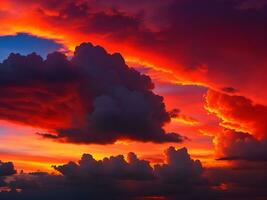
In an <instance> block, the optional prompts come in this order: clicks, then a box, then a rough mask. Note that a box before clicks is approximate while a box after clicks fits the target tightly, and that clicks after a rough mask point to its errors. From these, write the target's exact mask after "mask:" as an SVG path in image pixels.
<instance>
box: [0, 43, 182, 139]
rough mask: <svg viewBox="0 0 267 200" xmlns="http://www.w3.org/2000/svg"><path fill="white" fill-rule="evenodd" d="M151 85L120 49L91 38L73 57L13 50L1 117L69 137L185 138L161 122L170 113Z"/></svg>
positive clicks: (1, 71)
mask: <svg viewBox="0 0 267 200" xmlns="http://www.w3.org/2000/svg"><path fill="white" fill-rule="evenodd" d="M153 87H154V85H153V83H152V81H151V79H150V78H149V77H148V76H146V75H143V74H140V73H139V72H137V71H136V70H135V69H133V68H129V67H128V66H127V65H126V64H125V61H124V59H123V58H122V56H121V55H120V54H118V53H115V54H112V55H111V54H108V53H107V52H106V51H105V50H104V49H103V48H102V47H99V46H93V45H92V44H89V43H83V44H81V45H80V46H78V47H77V48H76V50H75V53H74V56H73V58H72V59H71V61H69V60H68V59H67V58H66V57H65V55H63V54H61V53H58V52H55V53H52V54H49V55H48V56H47V59H46V60H43V59H42V58H41V57H40V56H38V55H36V54H34V53H33V54H30V55H28V56H21V55H19V54H10V56H9V57H8V58H7V59H6V60H4V61H3V63H1V64H0V91H1V93H2V94H4V95H2V96H1V97H0V111H1V114H0V118H2V119H6V120H11V121H15V122H20V123H25V124H28V125H32V126H39V127H41V128H44V129H47V130H48V131H51V132H52V133H53V134H54V135H53V134H49V133H48V134H47V133H45V134H43V136H45V137H50V138H59V139H62V140H64V141H69V142H77V143H112V142H115V141H116V140H118V139H126V138H127V139H132V140H139V141H152V142H181V141H182V140H183V138H182V137H181V136H179V135H178V134H175V133H166V132H165V131H164V129H163V128H162V127H163V125H164V124H166V123H168V122H169V121H170V117H171V114H170V113H169V112H167V111H166V109H165V105H164V102H163V97H161V96H158V95H156V94H155V93H153V91H152V89H153ZM39 134H40V133H39Z"/></svg>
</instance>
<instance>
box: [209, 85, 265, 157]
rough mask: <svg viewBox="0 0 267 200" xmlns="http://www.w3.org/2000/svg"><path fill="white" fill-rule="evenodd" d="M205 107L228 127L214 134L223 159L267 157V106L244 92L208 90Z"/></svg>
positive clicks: (219, 155)
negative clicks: (230, 92) (241, 94)
mask: <svg viewBox="0 0 267 200" xmlns="http://www.w3.org/2000/svg"><path fill="white" fill-rule="evenodd" d="M205 107H206V109H207V110H208V111H209V112H210V113H213V114H215V115H216V116H217V117H218V118H219V119H220V120H221V123H220V126H222V127H224V128H225V130H223V131H221V132H218V133H216V134H214V136H215V148H216V150H217V153H218V157H220V159H221V160H250V161H266V158H267V157H266V153H267V152H266V147H267V146H266V145H267V143H266V134H267V127H266V123H265V122H266V120H267V107H266V106H264V105H260V104H255V103H254V102H252V101H251V100H250V99H247V98H245V97H243V96H237V95H233V96H230V95H227V94H223V93H220V92H216V91H213V90H209V91H208V93H207V95H206V105H205Z"/></svg>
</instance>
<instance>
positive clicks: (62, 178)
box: [0, 147, 205, 199]
mask: <svg viewBox="0 0 267 200" xmlns="http://www.w3.org/2000/svg"><path fill="white" fill-rule="evenodd" d="M166 159H167V162H166V164H164V165H158V166H157V167H156V168H155V169H154V168H152V167H151V166H150V164H149V162H148V161H145V160H140V159H139V158H138V157H137V156H136V155H135V154H134V153H129V154H128V158H127V160H128V161H126V160H125V159H124V157H123V156H121V155H119V156H111V157H109V158H104V159H103V160H99V161H97V160H95V159H94V158H93V157H92V156H91V155H90V154H84V155H83V156H82V158H81V160H80V161H79V162H78V163H76V162H69V163H67V164H65V165H60V166H55V167H54V168H55V169H56V170H57V171H58V172H59V173H61V174H62V175H51V174H47V173H42V172H36V173H30V174H19V175H17V176H14V177H13V180H11V181H9V182H8V186H9V187H10V188H12V190H11V191H10V192H6V193H0V197H1V199H5V198H6V199H8V198H12V199H34V198H38V199H39V198H41V199H46V198H50V199H57V198H63V197H64V199H73V198H74V197H75V198H79V199H88V198H89V199H90V198H92V199H153V197H162V198H164V199H175V197H180V199H193V197H196V195H197V194H200V192H199V191H198V189H197V187H198V185H199V184H200V182H201V181H200V180H202V182H201V183H202V184H203V183H204V184H205V182H203V180H204V179H203V178H202V177H201V176H202V172H203V169H202V167H201V164H200V162H199V161H194V160H192V159H191V158H190V155H189V154H188V153H187V150H186V149H185V148H183V149H178V150H176V149H175V148H173V147H170V148H169V149H168V150H166ZM168 170H170V171H168ZM167 171H168V172H167ZM190 171H191V172H190ZM166 172H167V174H166ZM177 175H178V176H177ZM174 178H175V181H173V180H174ZM196 179H198V180H199V181H198V182H195V181H194V180H196ZM18 189H20V190H22V191H21V192H16V191H18ZM193 191H196V195H192V194H191V193H192V192H193ZM202 194H203V193H202Z"/></svg>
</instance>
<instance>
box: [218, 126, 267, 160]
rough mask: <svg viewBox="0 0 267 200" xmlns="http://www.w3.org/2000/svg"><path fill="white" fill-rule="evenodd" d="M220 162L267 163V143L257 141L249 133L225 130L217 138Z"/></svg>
mask: <svg viewBox="0 0 267 200" xmlns="http://www.w3.org/2000/svg"><path fill="white" fill-rule="evenodd" d="M216 141H217V142H218V143H217V144H216V147H217V148H218V149H219V151H220V155H221V156H222V157H221V158H220V159H219V160H248V161H267V156H266V153H267V150H266V149H267V141H266V140H257V139H255V138H254V137H253V136H251V135H250V134H247V133H242V132H235V131H231V130H227V129H226V130H225V131H224V132H223V133H221V134H219V136H218V137H216Z"/></svg>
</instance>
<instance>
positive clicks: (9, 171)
mask: <svg viewBox="0 0 267 200" xmlns="http://www.w3.org/2000/svg"><path fill="white" fill-rule="evenodd" d="M15 173H16V170H15V169H14V165H13V163H12V162H2V161H0V177H3V176H10V175H13V174H15Z"/></svg>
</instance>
